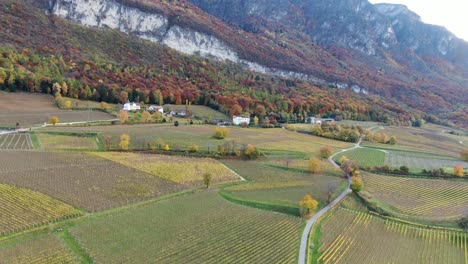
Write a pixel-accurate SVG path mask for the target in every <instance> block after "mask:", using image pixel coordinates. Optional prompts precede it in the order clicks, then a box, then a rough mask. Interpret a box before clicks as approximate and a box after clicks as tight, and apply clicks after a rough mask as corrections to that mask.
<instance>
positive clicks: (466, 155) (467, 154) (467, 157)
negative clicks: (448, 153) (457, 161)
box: [460, 149, 468, 161]
mask: <svg viewBox="0 0 468 264" xmlns="http://www.w3.org/2000/svg"><path fill="white" fill-rule="evenodd" d="M460 158H461V159H462V160H464V161H468V149H464V150H462V151H461V152H460Z"/></svg>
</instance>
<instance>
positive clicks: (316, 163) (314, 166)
mask: <svg viewBox="0 0 468 264" xmlns="http://www.w3.org/2000/svg"><path fill="white" fill-rule="evenodd" d="M321 163H322V162H321V161H320V159H318V158H311V159H309V170H310V172H311V173H314V174H315V173H319V172H320V165H321Z"/></svg>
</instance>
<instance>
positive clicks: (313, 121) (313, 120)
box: [305, 116, 335, 125]
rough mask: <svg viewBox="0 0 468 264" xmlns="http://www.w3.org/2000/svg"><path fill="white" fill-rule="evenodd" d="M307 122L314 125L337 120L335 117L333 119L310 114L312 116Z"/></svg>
mask: <svg viewBox="0 0 468 264" xmlns="http://www.w3.org/2000/svg"><path fill="white" fill-rule="evenodd" d="M305 122H306V123H309V124H313V125H316V124H318V125H321V124H322V123H324V122H335V119H333V118H319V117H315V116H310V117H307V118H306V120H305Z"/></svg>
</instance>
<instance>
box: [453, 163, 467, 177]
mask: <svg viewBox="0 0 468 264" xmlns="http://www.w3.org/2000/svg"><path fill="white" fill-rule="evenodd" d="M464 173H465V169H464V168H463V165H457V166H455V168H453V175H455V176H457V177H463V174H464Z"/></svg>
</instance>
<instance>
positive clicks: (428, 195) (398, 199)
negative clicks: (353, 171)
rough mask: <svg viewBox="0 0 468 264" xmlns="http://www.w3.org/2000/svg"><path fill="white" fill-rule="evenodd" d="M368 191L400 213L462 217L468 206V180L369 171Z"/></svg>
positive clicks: (365, 184) (426, 216) (418, 215)
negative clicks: (398, 175)
mask: <svg viewBox="0 0 468 264" xmlns="http://www.w3.org/2000/svg"><path fill="white" fill-rule="evenodd" d="M363 179H364V186H365V187H364V190H365V191H367V192H368V193H370V195H371V196H372V197H373V198H375V199H377V200H379V201H381V202H383V203H385V204H387V205H389V206H390V207H391V208H392V209H394V210H395V212H396V213H398V214H402V215H406V216H408V215H410V216H417V217H423V218H430V219H454V218H458V217H461V216H462V215H463V214H464V213H466V209H467V208H468V182H466V181H450V180H438V179H418V178H404V177H392V176H382V175H375V174H369V173H365V174H364V175H363Z"/></svg>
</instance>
